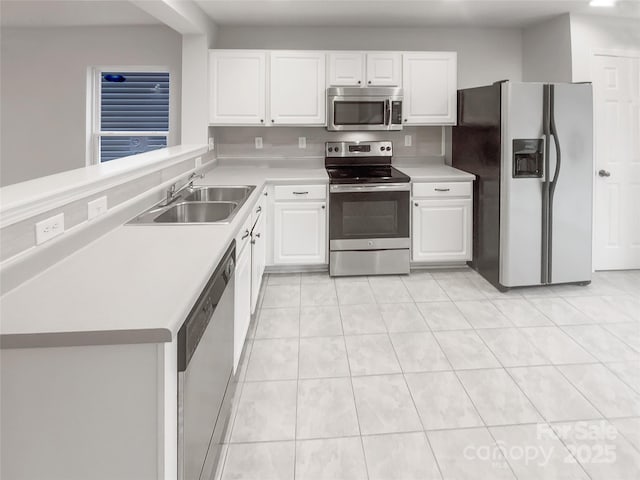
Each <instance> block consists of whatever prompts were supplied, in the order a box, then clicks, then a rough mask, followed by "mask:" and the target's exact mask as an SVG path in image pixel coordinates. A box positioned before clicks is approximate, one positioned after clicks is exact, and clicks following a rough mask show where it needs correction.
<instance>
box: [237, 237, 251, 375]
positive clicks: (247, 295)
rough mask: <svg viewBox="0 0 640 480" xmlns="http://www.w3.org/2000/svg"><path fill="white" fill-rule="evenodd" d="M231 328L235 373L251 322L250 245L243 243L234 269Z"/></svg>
mask: <svg viewBox="0 0 640 480" xmlns="http://www.w3.org/2000/svg"><path fill="white" fill-rule="evenodd" d="M234 296H235V299H234V328H233V371H234V373H235V371H236V369H237V368H238V362H239V361H240V355H242V348H243V347H244V341H245V338H246V337H247V331H248V330H249V323H250V322H251V246H250V245H249V244H247V245H245V247H244V248H243V249H242V252H241V253H240V255H239V256H238V261H237V262H236V271H235V291H234Z"/></svg>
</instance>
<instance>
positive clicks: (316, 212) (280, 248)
mask: <svg viewBox="0 0 640 480" xmlns="http://www.w3.org/2000/svg"><path fill="white" fill-rule="evenodd" d="M326 211H327V210H326V204H325V202H276V204H275V208H274V217H275V218H274V237H273V245H274V253H273V260H274V263H275V264H276V265H287V264H297V265H311V264H323V263H327V252H326V250H327V238H326V237H327V217H326Z"/></svg>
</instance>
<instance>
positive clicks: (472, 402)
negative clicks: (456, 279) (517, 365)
mask: <svg viewBox="0 0 640 480" xmlns="http://www.w3.org/2000/svg"><path fill="white" fill-rule="evenodd" d="M478 336H479V335H478ZM436 343H438V346H439V347H440V349H441V350H442V351H443V353H444V355H445V357H446V358H447V360H448V361H449V357H448V356H447V354H446V352H445V351H444V350H443V349H442V345H440V342H438V339H437V338H436ZM487 348H488V347H487ZM491 353H492V354H493V352H491ZM494 356H495V355H494ZM496 360H498V359H496ZM498 362H499V363H500V364H501V365H502V363H501V362H500V360H498ZM449 363H451V362H450V361H449ZM502 369H503V370H505V371H506V369H505V368H504V366H503V367H502ZM453 374H454V375H455V376H456V379H457V380H458V383H459V384H460V386H461V387H462V389H463V390H464V393H465V394H466V395H467V398H468V399H469V401H470V402H471V405H472V406H473V409H474V410H475V412H476V414H477V415H478V418H480V420H481V421H482V423H483V424H484V429H485V430H486V431H487V433H488V434H489V436H490V437H491V438H492V439H493V441H494V443H495V442H496V439H495V437H494V436H493V434H492V433H491V431H490V430H489V426H488V425H487V422H486V420H485V419H484V417H483V416H482V414H481V413H480V410H479V409H478V407H477V405H476V404H475V402H474V401H473V398H471V395H469V392H468V391H467V388H466V387H465V385H464V383H463V382H462V380H461V379H460V376H459V375H458V374H457V373H456V371H455V370H454V371H453ZM541 418H544V417H541ZM427 437H428V435H427ZM500 455H501V456H502V457H503V458H504V461H505V463H506V464H507V465H508V466H509V469H510V470H511V472H512V473H513V476H514V478H515V479H517V478H518V476H517V475H516V473H515V471H514V470H513V467H512V466H511V464H510V463H509V461H508V460H507V459H506V458H505V457H504V455H502V453H501V454H500Z"/></svg>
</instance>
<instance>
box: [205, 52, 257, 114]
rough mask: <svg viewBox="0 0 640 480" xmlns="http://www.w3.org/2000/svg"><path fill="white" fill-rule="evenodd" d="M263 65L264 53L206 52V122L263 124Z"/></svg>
mask: <svg viewBox="0 0 640 480" xmlns="http://www.w3.org/2000/svg"><path fill="white" fill-rule="evenodd" d="M265 65H266V54H265V53H264V52H254V51H247V50H235V51H227V50H222V51H217V50H212V51H210V52H209V123H212V124H217V125H263V124H264V123H265V105H266V102H265V91H266V88H265V87H266V68H265Z"/></svg>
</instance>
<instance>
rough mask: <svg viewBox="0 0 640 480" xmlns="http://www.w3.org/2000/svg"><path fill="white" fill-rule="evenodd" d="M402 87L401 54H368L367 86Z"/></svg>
mask: <svg viewBox="0 0 640 480" xmlns="http://www.w3.org/2000/svg"><path fill="white" fill-rule="evenodd" d="M401 85H402V55H401V54H400V53H393V52H384V53H367V86H368V87H375V86H378V87H399V86H401Z"/></svg>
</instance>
